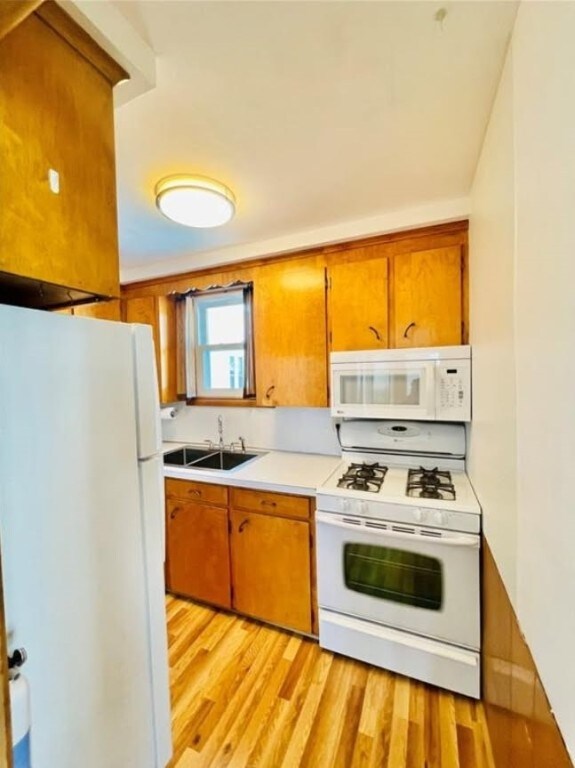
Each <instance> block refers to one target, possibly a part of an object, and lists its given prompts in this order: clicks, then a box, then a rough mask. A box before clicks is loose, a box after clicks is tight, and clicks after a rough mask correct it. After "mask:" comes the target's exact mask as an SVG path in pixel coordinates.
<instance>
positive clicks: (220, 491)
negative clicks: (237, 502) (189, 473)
mask: <svg viewBox="0 0 575 768" xmlns="http://www.w3.org/2000/svg"><path fill="white" fill-rule="evenodd" d="M166 496H168V498H171V499H188V500H190V501H202V502H205V503H206V504H218V505H221V506H223V507H225V506H227V504H228V489H227V486H225V485H212V484H211V483H197V482H195V481H194V480H175V479H174V478H172V477H168V478H166Z"/></svg>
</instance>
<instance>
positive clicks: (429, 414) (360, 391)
mask: <svg viewBox="0 0 575 768" xmlns="http://www.w3.org/2000/svg"><path fill="white" fill-rule="evenodd" d="M331 393H332V401H331V413H332V416H347V417H360V418H361V417H363V418H374V419H419V420H424V421H430V420H433V419H434V418H435V363H433V362H426V361H414V362H396V363H362V362H358V363H333V364H332V367H331Z"/></svg>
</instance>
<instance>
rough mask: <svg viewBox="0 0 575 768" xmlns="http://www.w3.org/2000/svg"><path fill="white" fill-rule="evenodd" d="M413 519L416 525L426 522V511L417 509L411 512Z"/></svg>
mask: <svg viewBox="0 0 575 768" xmlns="http://www.w3.org/2000/svg"><path fill="white" fill-rule="evenodd" d="M413 517H414V520H415V522H416V523H423V522H425V521H426V520H427V510H426V509H420V508H419V507H417V508H416V509H414V510H413Z"/></svg>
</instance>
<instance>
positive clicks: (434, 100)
mask: <svg viewBox="0 0 575 768" xmlns="http://www.w3.org/2000/svg"><path fill="white" fill-rule="evenodd" d="M116 7H117V8H118V9H119V10H120V11H121V13H122V14H123V15H124V17H125V18H126V19H128V20H129V21H130V23H131V24H132V25H133V26H134V27H135V28H136V29H137V31H138V32H139V34H140V35H141V36H142V37H143V38H144V39H145V40H146V41H147V42H148V43H149V45H150V46H151V47H152V48H153V49H154V51H155V52H156V55H157V60H156V87H155V88H153V89H152V90H149V91H148V92H147V93H144V94H143V95H140V96H139V97H138V98H136V99H134V100H132V101H129V102H128V103H125V104H123V105H122V106H120V107H118V108H117V110H116V133H117V165H118V192H119V211H120V247H121V261H122V268H123V277H124V279H127V280H131V279H138V278H139V277H144V276H151V275H154V274H168V273H170V272H174V271H181V270H182V269H185V268H188V269H192V268H193V267H194V265H196V266H197V265H198V263H199V262H198V258H199V256H200V254H201V263H202V264H206V263H218V261H219V262H221V261H223V260H230V259H231V260H233V259H234V258H240V257H245V256H249V255H250V253H254V254H255V253H256V252H257V250H258V248H257V244H258V243H259V244H260V250H261V245H262V244H261V241H274V238H275V239H276V240H277V242H280V241H279V239H280V238H285V237H286V236H290V235H293V234H294V233H302V232H309V233H312V232H313V231H315V230H319V229H320V228H329V227H330V226H331V227H333V226H335V225H342V224H344V223H346V222H348V223H349V222H355V221H358V220H360V221H366V220H369V221H371V222H372V227H371V228H372V229H373V224H374V222H375V221H376V220H377V217H378V216H379V217H381V216H382V215H385V214H389V212H393V211H398V210H402V209H411V208H414V207H417V206H422V204H429V203H435V204H437V203H440V202H441V201H453V200H455V199H459V198H462V197H463V198H465V197H466V196H467V195H468V193H469V188H470V184H471V181H472V177H473V172H474V169H475V165H476V162H477V158H478V153H479V150H480V147H481V142H482V138H483V134H484V131H485V127H486V124H487V120H488V117H489V111H490V108H491V103H492V100H493V96H494V93H495V89H496V87H497V82H498V79H499V75H500V71H501V68H502V64H503V58H504V54H505V49H506V46H507V42H508V39H509V36H510V33H511V29H512V26H513V21H514V18H515V13H516V10H517V4H516V3H514V2H448V3H443V4H442V3H435V2H409V1H408V0H403V2H384V1H381V2H353V1H351V0H348V2H332V1H330V0H324V1H319V2H318V1H316V2H269V1H265V2H250V1H248V2H241V1H236V2H225V1H224V2H218V1H216V2H214V1H212V2H202V1H198V2H195V1H194V2H192V1H188V0H178V1H177V2H172V1H171V0H143V1H139V0H132V2H126V1H125V0H123V1H122V2H118V3H116ZM441 7H443V8H445V9H446V10H447V16H446V18H445V19H444V20H443V22H442V23H440V22H438V21H436V20H435V14H436V12H437V11H438V9H439V8H441ZM121 87H122V86H119V88H121ZM185 172H192V173H198V174H202V175H205V176H211V177H213V178H215V179H218V180H220V181H222V182H223V183H224V184H226V185H228V186H229V187H231V188H232V189H233V190H234V192H235V194H236V197H237V201H238V207H237V214H236V217H235V219H234V220H233V221H232V222H231V223H230V224H228V225H227V226H224V227H222V228H220V229H213V230H194V229H190V228H186V227H182V226H180V225H177V224H173V223H171V222H169V221H168V220H166V219H165V218H163V217H162V216H161V214H160V213H159V212H158V211H157V209H156V207H155V204H154V197H153V187H154V184H155V182H156V181H157V180H158V179H159V178H161V177H162V176H165V175H168V174H171V173H185ZM382 221H383V219H382ZM414 223H415V222H414ZM361 229H362V227H361V226H359V227H358V229H357V232H358V235H360V234H363V232H361V231H360V230H361ZM364 229H365V228H364ZM367 230H369V227H367ZM367 230H366V232H365V233H367ZM310 238H311V240H313V236H312V235H311V234H310ZM239 246H242V247H241V248H239ZM224 248H225V249H226V250H225V252H224V251H222V249H224ZM234 248H235V250H234ZM234 254H235V255H234Z"/></svg>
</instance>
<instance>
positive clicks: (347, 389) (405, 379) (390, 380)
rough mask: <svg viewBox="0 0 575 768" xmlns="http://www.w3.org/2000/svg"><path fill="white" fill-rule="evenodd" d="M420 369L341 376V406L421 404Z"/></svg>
mask: <svg viewBox="0 0 575 768" xmlns="http://www.w3.org/2000/svg"><path fill="white" fill-rule="evenodd" d="M423 376H424V373H423V372H421V371H416V372H412V371H401V372H397V373H379V372H378V373H345V374H342V375H341V379H340V400H341V403H342V405H357V404H362V403H367V404H372V405H398V406H405V405H415V406H418V405H421V397H420V391H421V383H422V378H423Z"/></svg>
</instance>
